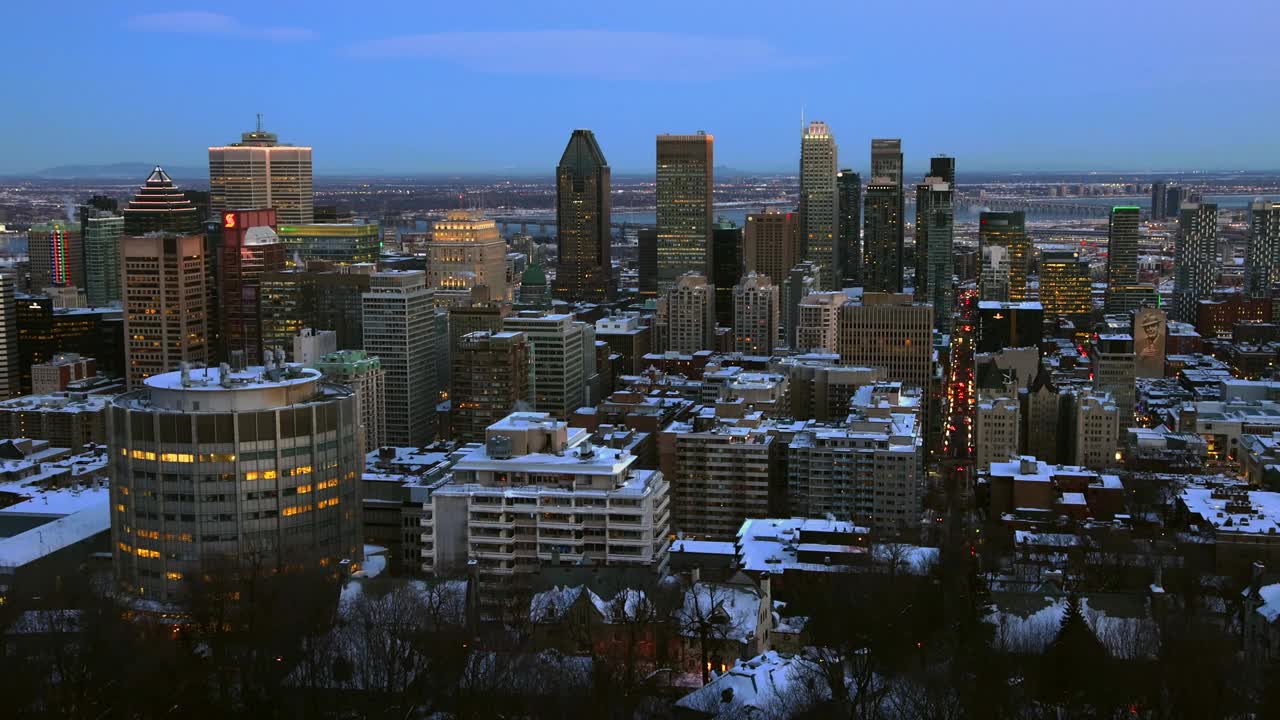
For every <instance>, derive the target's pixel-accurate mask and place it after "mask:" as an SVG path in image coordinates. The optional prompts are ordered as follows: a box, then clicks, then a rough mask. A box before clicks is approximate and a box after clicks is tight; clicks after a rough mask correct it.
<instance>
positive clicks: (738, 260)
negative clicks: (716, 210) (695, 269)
mask: <svg viewBox="0 0 1280 720" xmlns="http://www.w3.org/2000/svg"><path fill="white" fill-rule="evenodd" d="M711 257H712V264H711V284H712V285H715V286H716V324H717V325H719V326H721V327H733V286H734V285H737V284H738V282H739V281H740V280H741V279H742V268H743V256H742V228H740V227H738V226H737V225H735V224H734V223H733V221H732V220H727V219H725V218H720V221H719V222H717V223H716V224H715V225H714V226H713V227H712V228H711Z"/></svg>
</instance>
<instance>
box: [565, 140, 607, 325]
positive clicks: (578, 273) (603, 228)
mask: <svg viewBox="0 0 1280 720" xmlns="http://www.w3.org/2000/svg"><path fill="white" fill-rule="evenodd" d="M610 210H611V202H610V197H609V163H608V162H606V161H605V159H604V153H603V152H601V150H600V145H599V144H598V143H596V136H595V133H593V132H591V131H590V130H574V131H573V135H572V136H570V138H569V144H568V145H567V146H566V147H565V149H564V155H562V156H561V157H560V165H559V166H558V167H557V168H556V228H557V230H558V231H559V233H558V234H559V237H558V245H559V249H560V264H559V267H558V269H557V271H556V284H555V293H556V295H557V296H558V297H561V298H565V299H573V300H595V301H600V300H605V299H607V298H608V297H609V296H610V295H612V294H613V293H612V288H613V278H612V272H613V267H612V264H611V261H610V258H609V240H610V221H609V218H610Z"/></svg>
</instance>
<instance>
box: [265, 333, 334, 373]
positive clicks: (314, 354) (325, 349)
mask: <svg viewBox="0 0 1280 720" xmlns="http://www.w3.org/2000/svg"><path fill="white" fill-rule="evenodd" d="M268 347H272V346H268ZM276 348H277V349H280V350H283V349H284V345H283V344H282V345H279V346H276ZM292 350H293V352H292V353H291V354H290V357H292V358H294V360H293V361H294V362H299V363H302V364H303V365H306V366H308V367H315V364H316V363H318V362H320V358H322V357H324V356H325V355H328V354H330V353H336V352H338V333H336V332H334V331H332V330H317V329H315V328H309V327H307V328H302V330H300V331H298V334H297V335H294V336H293V347H292Z"/></svg>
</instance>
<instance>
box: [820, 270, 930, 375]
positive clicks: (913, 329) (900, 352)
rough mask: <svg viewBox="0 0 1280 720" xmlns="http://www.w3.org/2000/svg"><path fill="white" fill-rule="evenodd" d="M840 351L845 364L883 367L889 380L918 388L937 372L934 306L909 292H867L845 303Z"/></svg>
mask: <svg viewBox="0 0 1280 720" xmlns="http://www.w3.org/2000/svg"><path fill="white" fill-rule="evenodd" d="M839 323H840V324H839V327H838V329H837V334H836V351H837V352H838V353H840V362H841V363H843V364H845V365H857V366H859V367H873V368H880V369H882V370H884V373H885V375H884V377H885V379H887V380H896V381H899V382H901V383H903V384H904V385H908V386H911V387H918V388H927V387H929V379H930V378H931V377H933V342H932V340H933V325H934V323H933V308H932V307H930V306H929V305H926V304H923V303H916V302H913V301H912V298H911V296H910V295H905V294H893V293H864V294H863V296H862V302H861V303H856V302H846V303H844V304H843V305H841V306H840V318H839Z"/></svg>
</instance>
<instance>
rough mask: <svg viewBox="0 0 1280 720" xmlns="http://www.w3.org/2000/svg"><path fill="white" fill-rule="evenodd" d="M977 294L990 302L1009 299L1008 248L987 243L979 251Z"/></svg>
mask: <svg viewBox="0 0 1280 720" xmlns="http://www.w3.org/2000/svg"><path fill="white" fill-rule="evenodd" d="M979 256H980V257H981V262H980V266H979V267H980V269H979V272H978V296H979V297H981V298H982V299H984V300H990V301H992V302H1008V301H1009V249H1008V248H1006V247H1002V246H1000V245H988V246H987V247H984V248H982V249H981V250H980V251H979Z"/></svg>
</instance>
